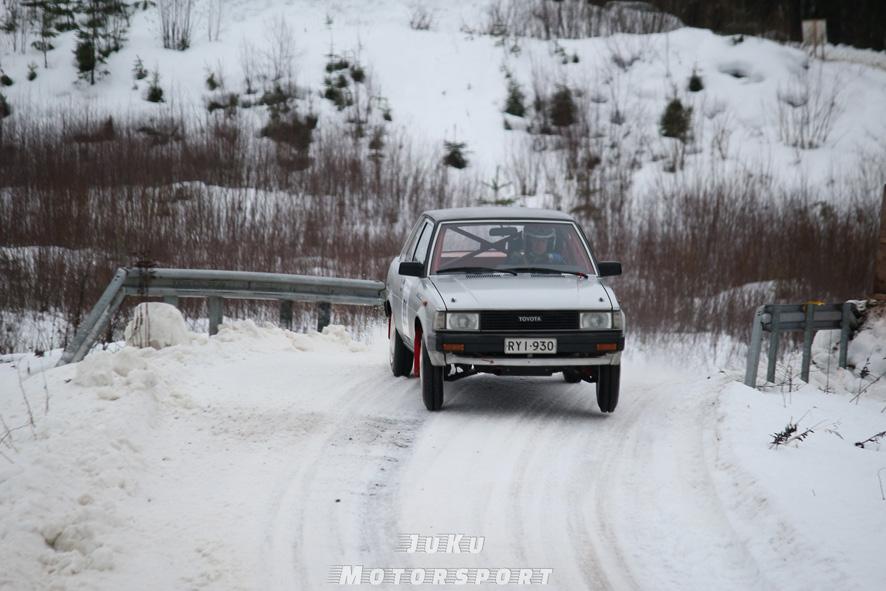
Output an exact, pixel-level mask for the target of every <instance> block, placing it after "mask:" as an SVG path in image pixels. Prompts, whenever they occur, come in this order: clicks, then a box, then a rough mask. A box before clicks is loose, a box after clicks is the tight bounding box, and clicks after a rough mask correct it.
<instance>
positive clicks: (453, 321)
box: [446, 312, 480, 330]
mask: <svg viewBox="0 0 886 591" xmlns="http://www.w3.org/2000/svg"><path fill="white" fill-rule="evenodd" d="M446 329H447V330H479V329H480V315H479V314H478V313H476V312H448V313H447V314H446Z"/></svg>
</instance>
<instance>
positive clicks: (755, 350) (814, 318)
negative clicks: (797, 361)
mask: <svg viewBox="0 0 886 591" xmlns="http://www.w3.org/2000/svg"><path fill="white" fill-rule="evenodd" d="M857 326H858V310H857V308H856V307H855V304H853V303H852V302H844V303H839V304H825V303H823V302H807V303H805V304H767V305H765V306H760V307H759V308H757V311H756V312H755V313H754V324H753V328H752V330H751V346H750V349H748V364H747V370H746V371H745V379H744V383H745V385H746V386H750V387H752V388H753V387H755V386H756V382H757V368H758V367H759V365H760V349H761V348H762V343H763V333H764V332H769V359H768V365H767V367H766V381H767V382H774V381H775V363H776V360H777V358H778V338H779V335H780V334H781V333H783V332H792V331H803V361H802V366H801V370H800V379H801V380H803V381H804V382H807V383H808V382H809V365H810V362H811V360H812V339H813V338H814V337H815V333H816V332H817V331H819V330H837V329H839V330H840V356H839V366H840V367H846V356H847V351H848V347H849V336H850V334H851V331H852V330H854V329H855V328H857Z"/></svg>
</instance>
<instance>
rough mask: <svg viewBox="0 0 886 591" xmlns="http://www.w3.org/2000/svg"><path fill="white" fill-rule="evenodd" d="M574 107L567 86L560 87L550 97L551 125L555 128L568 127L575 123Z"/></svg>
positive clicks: (573, 101) (570, 92)
mask: <svg viewBox="0 0 886 591" xmlns="http://www.w3.org/2000/svg"><path fill="white" fill-rule="evenodd" d="M575 113H576V106H575V100H573V98H572V91H571V90H569V87H568V86H561V87H560V88H559V89H557V92H555V93H554V96H552V97H551V102H550V116H551V123H553V124H554V125H555V126H556V127H569V126H570V125H572V124H573V123H575Z"/></svg>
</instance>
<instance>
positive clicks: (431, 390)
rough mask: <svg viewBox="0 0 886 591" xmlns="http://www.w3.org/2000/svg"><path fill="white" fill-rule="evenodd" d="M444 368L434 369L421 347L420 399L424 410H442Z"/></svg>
mask: <svg viewBox="0 0 886 591" xmlns="http://www.w3.org/2000/svg"><path fill="white" fill-rule="evenodd" d="M445 369H446V367H445V366H444V367H434V366H433V365H431V358H430V357H428V351H427V348H426V347H424V343H422V347H421V397H422V400H424V403H425V408H427V409H428V410H431V411H434V410H440V409H441V408H443V374H444V370H445Z"/></svg>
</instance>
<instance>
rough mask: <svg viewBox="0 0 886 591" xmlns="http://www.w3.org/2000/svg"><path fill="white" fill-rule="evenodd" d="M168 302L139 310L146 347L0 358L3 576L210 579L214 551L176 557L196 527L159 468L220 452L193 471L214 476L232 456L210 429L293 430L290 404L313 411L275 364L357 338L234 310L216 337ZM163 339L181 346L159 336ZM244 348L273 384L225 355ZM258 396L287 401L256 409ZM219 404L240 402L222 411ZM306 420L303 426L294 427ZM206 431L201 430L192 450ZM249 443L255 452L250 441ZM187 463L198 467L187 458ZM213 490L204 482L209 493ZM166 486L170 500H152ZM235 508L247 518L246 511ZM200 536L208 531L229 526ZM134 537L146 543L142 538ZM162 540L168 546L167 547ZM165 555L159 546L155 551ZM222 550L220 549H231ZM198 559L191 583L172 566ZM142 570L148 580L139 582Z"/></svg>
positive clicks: (336, 329)
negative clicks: (300, 402) (74, 357)
mask: <svg viewBox="0 0 886 591" xmlns="http://www.w3.org/2000/svg"><path fill="white" fill-rule="evenodd" d="M158 310H159V312H158ZM166 312H168V310H166V309H164V307H162V306H161V307H159V308H154V307H152V308H150V310H149V311H148V313H147V314H146V315H145V316H148V317H150V320H151V323H152V327H153V328H159V329H160V330H157V331H154V330H153V329H152V332H151V336H150V340H149V341H147V342H150V343H151V344H152V347H147V348H140V349H136V348H133V347H123V348H121V349H119V350H117V351H113V352H112V351H97V352H94V353H92V354H90V355H89V356H87V357H86V359H84V360H83V361H82V362H81V363H78V364H73V365H68V366H64V367H60V368H55V369H49V370H48V371H46V372H45V373H37V372H35V371H34V368H35V367H40V366H41V365H42V366H43V367H52V363H49V362H47V363H45V364H44V363H41V362H42V361H44V359H38V358H35V357H33V356H31V355H21V356H14V357H5V358H2V361H3V363H0V393H2V395H0V418H2V420H3V423H0V454H2V455H0V565H2V566H0V589H15V590H17V591H18V590H25V589H34V590H36V589H49V588H52V589H59V590H62V589H82V588H107V589H110V588H117V589H119V588H130V589H135V588H139V589H142V588H143V589H148V588H184V587H188V588H196V587H200V586H201V585H200V584H197V582H199V580H202V579H206V581H210V582H211V581H212V580H214V579H212V577H216V576H220V575H217V574H215V573H214V571H212V570H211V568H210V567H211V564H209V565H208V566H207V564H204V563H212V561H213V560H216V559H215V558H214V557H213V556H210V555H209V554H206V555H205V556H204V555H200V556H196V557H191V556H181V549H180V547H179V546H175V545H174V544H172V545H170V542H169V540H171V539H178V538H180V537H182V536H187V537H193V536H195V535H198V536H199V532H200V531H201V528H198V527H194V528H193V529H191V530H187V531H184V530H183V529H182V527H183V526H182V525H181V521H182V520H186V519H188V516H184V515H179V513H184V512H185V509H182V508H178V509H176V507H177V504H180V503H181V502H182V500H181V497H182V494H183V493H182V490H181V488H180V486H181V485H180V479H181V478H184V476H182V475H180V474H179V473H175V474H174V475H169V474H168V471H169V470H170V469H172V468H175V467H177V465H176V464H174V463H172V461H171V459H172V458H176V459H178V458H185V457H186V456H197V455H198V454H204V455H206V454H208V456H207V458H206V459H205V462H209V463H211V462H216V464H218V465H215V464H213V465H212V466H213V467H211V468H205V470H206V473H205V474H203V473H199V474H196V475H195V476H193V478H197V479H198V480H199V481H200V482H201V483H202V486H206V479H210V480H211V479H213V478H218V474H220V473H222V472H223V471H224V470H226V469H227V467H228V466H229V463H230V457H231V455H230V452H229V450H228V449H227V447H228V446H229V445H230V442H224V445H223V446H221V447H218V446H219V444H220V442H222V441H223V440H216V439H213V438H215V437H218V434H219V433H227V432H230V433H240V432H242V431H243V430H244V429H247V428H254V429H259V428H262V429H263V430H262V431H261V432H262V433H265V436H263V437H262V438H261V439H260V440H259V443H260V444H261V446H262V449H267V445H268V443H269V442H270V441H274V440H275V439H274V438H275V437H284V436H285V437H289V441H291V439H292V437H294V435H293V434H298V433H301V432H302V431H305V432H306V431H307V429H308V428H309V424H310V421H307V419H305V420H301V419H299V420H301V422H299V421H298V420H296V419H294V418H293V417H296V418H298V417H301V416H302V415H306V416H308V417H310V416H312V415H311V413H309V412H307V411H304V412H303V411H301V410H298V408H297V407H296V408H295V409H293V408H292V407H293V399H292V397H291V395H287V394H291V392H292V391H293V389H292V387H291V382H290V383H289V389H287V388H286V387H285V386H284V384H278V383H277V382H276V381H274V371H277V372H278V373H279V368H280V367H284V366H293V365H297V364H298V363H302V364H305V363H308V364H314V365H317V364H318V361H316V360H307V359H306V360H304V361H300V362H297V361H294V358H295V357H305V356H312V355H313V354H311V353H305V352H304V351H310V350H316V351H320V352H321V354H320V355H317V356H316V358H317V359H320V360H323V361H322V362H326V361H325V360H326V359H327V358H329V361H328V362H329V363H330V364H331V365H333V366H334V363H335V361H334V358H335V355H336V354H337V355H341V354H348V353H349V352H351V351H359V350H365V346H363V345H361V344H359V343H357V342H356V341H354V340H353V339H352V338H351V337H350V336H348V334H347V333H346V331H345V329H344V328H343V327H340V326H333V327H329V328H328V329H327V330H326V331H324V333H323V334H319V333H311V334H295V333H292V332H289V331H284V330H281V329H279V328H276V327H260V326H257V325H256V324H255V323H253V322H251V321H235V322H231V323H226V324H225V325H223V326H222V328H221V331H220V333H219V335H218V337H217V338H207V337H204V336H202V335H187V334H185V335H184V336H186V337H187V338H182V336H183V333H182V331H181V325H180V324H178V320H179V319H178V315H177V314H166ZM176 312H177V311H176ZM158 319H159V322H157V321H158ZM155 323H156V324H155ZM128 332H129V331H128ZM158 339H159V342H162V343H167V344H168V343H177V344H179V346H175V347H167V348H164V349H161V350H157V349H154V348H153V345H154V344H155V342H158ZM138 342H146V341H138ZM56 353H57V352H54V353H53V355H55V354H56ZM247 357H249V358H251V359H255V360H260V362H261V363H262V364H265V363H266V364H267V368H268V370H267V375H266V376H265V377H266V381H268V382H273V384H272V385H271V387H269V388H268V389H265V388H262V387H261V385H260V382H261V380H260V379H259V378H260V375H258V374H254V373H252V372H245V374H246V375H242V374H243V373H244V372H242V369H240V370H238V369H236V367H237V366H236V364H235V363H232V361H235V360H236V361H241V360H243V359H244V358H247ZM370 357H371V356H370ZM228 368H232V369H233V373H232V374H231V375H230V376H228V375H227V374H222V373H221V372H225V371H226V370H227V369H228ZM19 376H21V389H20V388H19ZM212 377H216V378H218V380H219V382H220V383H225V384H228V385H230V384H234V383H238V381H239V380H242V381H243V384H244V385H243V387H242V388H239V387H238V388H236V389H235V390H234V392H233V393H232V395H231V397H229V398H224V397H223V396H222V395H221V393H220V386H219V385H218V384H212V379H211V378H212ZM287 379H289V380H291V378H287ZM44 380H45V381H44ZM207 384H208V386H207ZM22 390H23V392H22ZM299 391H305V392H306V394H310V393H311V392H315V391H319V388H317V387H316V385H314V386H311V385H310V384H305V385H303V387H302V388H301V389H300V390H299ZM281 394H282V395H281ZM275 395H276V396H277V398H274V396H275ZM264 397H266V399H265V398H264ZM25 400H27V401H28V405H26V404H25ZM262 402H264V403H265V404H271V405H273V404H276V405H277V406H278V407H280V408H282V409H284V410H282V411H279V412H275V413H271V414H268V415H267V416H265V415H261V411H260V409H259V407H260V405H261V403H262ZM225 404H230V405H232V404H237V405H238V406H231V407H230V408H229V409H228V410H225V411H219V410H218V408H219V407H221V408H225ZM239 405H255V406H254V408H251V409H250V408H249V406H239ZM238 409H239V410H238ZM257 409H258V410H257ZM278 415H279V416H278ZM31 416H33V420H31V419H30V417H31ZM275 417H276V418H275ZM201 421H203V422H201ZM306 421H307V422H306ZM313 422H314V423H316V419H314V420H313ZM204 423H205V424H204ZM303 423H304V424H305V425H306V426H305V427H304V428H303V429H301V428H300V429H301V431H300V430H299V429H296V428H295V427H294V425H301V424H303ZM253 424H254V426H253V427H250V425H253ZM7 427H8V429H7ZM201 438H202V439H206V438H209V439H210V441H208V442H205V444H204V445H203V446H202V447H201V448H200V449H197V441H198V440H200V441H202V439H201ZM232 441H233V440H232ZM191 443H194V446H193V447H189V446H191ZM213 446H216V447H218V449H216V447H213ZM222 449H223V451H222ZM204 450H205V451H204ZM249 453H250V454H252V455H250V456H249V457H250V458H253V459H254V458H255V455H254V453H255V452H254V451H250V452H249ZM200 457H201V458H202V457H203V456H200ZM286 457H287V458H288V457H289V455H288V453H287V456H286ZM195 462H196V461H195ZM202 462H204V460H201V461H200V462H196V464H197V465H203V463H202ZM254 463H255V462H254ZM265 463H266V460H262V462H259V463H256V466H257V467H256V469H265V468H263V466H264V465H265ZM188 466H190V465H188ZM194 470H195V468H194V466H190V467H188V468H185V469H184V471H185V472H187V473H194ZM210 489H211V487H209V488H206V489H205V490H204V491H203V493H201V494H204V495H208V496H211V495H212V494H214V493H213V492H212V490H210ZM221 492H222V493H224V490H222V491H221ZM252 496H253V497H256V498H262V497H261V496H260V495H258V496H257V495H255V494H253V495H252ZM164 499H165V502H166V503H167V504H166V505H162V506H161V501H163V500H164ZM230 510H231V509H230V508H226V511H230ZM176 511H178V512H176ZM187 511H188V512H189V514H197V513H199V507H198V506H189V507H188V509H187ZM217 513H218V512H217V511H215V512H214V513H213V519H214V520H215V521H217V520H218V517H217ZM238 519H242V520H244V521H245V520H246V516H245V515H241V516H240V517H238ZM165 520H172V521H174V522H175V523H173V524H171V525H170V524H168V523H167V524H166V525H165V526H163V527H165V528H166V529H165V530H164V529H162V527H161V526H162V523H165ZM208 526H210V527H211V524H209V525H208ZM158 527H159V528H160V529H159V530H158ZM225 527H228V528H232V527H234V525H233V524H230V525H226V526H225ZM205 535H206V536H207V539H215V540H217V539H221V538H222V537H224V536H225V535H226V533H223V532H221V531H214V532H213V533H211V534H205ZM256 545H258V544H256ZM141 546H145V548H146V549H145V550H144V552H143V551H141V550H139V549H137V548H138V547H141ZM167 548H168V549H169V552H170V553H171V554H174V555H175V556H165V555H163V552H165V549H167ZM206 552H208V550H207V551H206ZM160 555H163V557H162V559H161V558H157V556H160ZM179 559H180V560H181V561H182V564H181V565H179V568H178V570H177V571H176V573H175V574H168V575H157V576H159V577H160V582H157V580H155V577H154V575H153V574H152V575H150V576H149V574H148V572H149V571H151V570H152V569H153V568H154V566H156V567H157V568H159V566H158V564H159V563H155V562H156V561H158V560H160V561H175V560H179ZM224 560H225V562H228V558H227V557H225V559H224ZM164 564H165V562H164ZM213 564H214V563H213ZM219 564H221V562H219ZM198 568H199V569H204V570H205V571H206V572H202V571H201V572H198V573H197V574H196V575H194V576H195V578H194V579H193V581H192V582H191V583H186V582H185V581H184V580H183V579H178V578H176V577H178V576H179V575H180V574H181V573H183V572H189V570H188V569H192V570H197V569H198ZM206 573H209V574H206ZM164 576H165V577H166V578H164ZM201 577H202V579H201ZM137 581H145V583H144V584H143V585H142V586H139V585H138V584H136V582H137ZM148 581H151V584H148ZM192 583H193V584H192ZM208 588H212V585H209V587H208ZM224 588H229V589H233V588H245V587H242V586H237V585H228V586H224Z"/></svg>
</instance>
